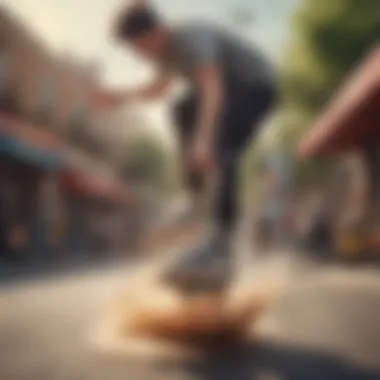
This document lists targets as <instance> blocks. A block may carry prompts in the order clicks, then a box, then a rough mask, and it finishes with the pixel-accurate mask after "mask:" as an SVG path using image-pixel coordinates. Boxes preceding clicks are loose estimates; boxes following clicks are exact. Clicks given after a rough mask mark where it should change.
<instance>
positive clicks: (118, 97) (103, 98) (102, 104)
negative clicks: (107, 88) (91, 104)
mask: <svg viewBox="0 0 380 380" xmlns="http://www.w3.org/2000/svg"><path fill="white" fill-rule="evenodd" d="M127 102H128V96H127V95H126V94H121V93H118V92H104V91H102V92H99V93H96V94H95V104H96V105H97V106H98V107H99V108H103V109H107V108H115V107H119V106H121V105H122V104H124V103H127Z"/></svg>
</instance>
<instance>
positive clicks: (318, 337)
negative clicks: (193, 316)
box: [0, 260, 380, 380]
mask: <svg viewBox="0 0 380 380" xmlns="http://www.w3.org/2000/svg"><path fill="white" fill-rule="evenodd" d="M270 265H272V264H270ZM272 267H273V268H275V267H276V266H275V260H274V262H273V265H272ZM282 270H283V267H282V266H281V265H278V267H277V269H274V271H278V272H279V273H278V274H279V275H280V274H281V273H280V272H281V271H282ZM135 276H138V272H137V271H136V268H135V266H134V265H118V266H115V265H114V266H112V267H108V268H99V269H96V270H91V271H83V272H82V273H73V274H71V275H66V276H61V277H59V278H47V279H44V280H41V281H33V282H29V283H27V282H26V283H25V282H23V283H19V284H18V283H14V284H12V285H10V284H6V286H5V285H3V287H2V288H0V379H1V380H61V379H62V380H87V379H88V380H90V379H91V380H97V379H102V380H119V379H120V380H121V379H123V380H124V379H131V380H132V379H133V380H139V379H141V380H148V379H149V380H150V379H152V380H155V379H157V380H161V379H162V380H163V379H165V380H170V379H173V380H174V379H176V380H185V379H186V380H187V379H204V380H224V379H226V380H227V379H228V380H229V379H231V380H253V379H258V380H277V379H278V380H281V379H290V380H293V379H294V380H298V379H305V380H313V379H321V380H322V379H323V380H328V379H338V380H339V379H342V380H343V379H344V380H346V379H352V380H354V379H360V380H366V379H368V380H371V379H374V380H375V379H380V328H379V321H380V273H378V272H376V270H373V269H368V268H361V269H342V268H331V267H319V268H310V267H308V269H307V270H306V269H305V270H299V271H298V272H297V273H295V274H294V279H293V280H294V281H293V284H292V286H290V288H289V289H288V290H287V291H286V292H285V294H284V295H283V296H282V297H281V299H280V300H279V301H278V302H277V303H276V304H275V305H273V308H271V309H270V310H269V311H268V313H267V315H266V316H265V317H264V318H263V321H262V326H261V327H260V333H259V335H258V338H257V341H255V342H252V343H250V344H245V345H244V346H241V347H234V348H232V347H224V348H223V349H222V350H221V352H219V353H218V354H216V353H215V354H214V355H209V356H208V357H207V358H203V359H202V360H200V359H199V360H194V361H192V362H190V361H188V362H186V363H185V362H183V361H182V362H180V361H175V360H173V361H169V362H168V361H166V362H145V361H144V360H139V361H137V360H136V359H132V358H129V357H127V356H125V357H120V356H118V357H113V356H112V355H102V354H100V353H99V352H96V350H93V349H92V348H91V347H90V345H89V342H88V340H87V338H88V332H89V329H90V328H91V326H92V325H93V324H94V322H95V320H96V319H97V318H98V316H99V315H100V314H101V313H102V312H104V309H105V308H106V307H107V305H108V303H109V302H110V301H111V300H112V299H113V298H114V297H115V296H116V295H117V294H118V292H119V291H121V290H122V289H123V288H124V286H125V285H126V283H127V282H130V281H133V279H134V277H135Z"/></svg>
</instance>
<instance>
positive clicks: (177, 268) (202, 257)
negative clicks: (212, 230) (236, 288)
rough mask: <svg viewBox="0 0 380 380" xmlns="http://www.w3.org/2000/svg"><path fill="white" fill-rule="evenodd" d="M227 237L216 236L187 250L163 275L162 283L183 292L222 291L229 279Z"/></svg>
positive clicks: (230, 264) (229, 252) (229, 266)
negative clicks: (163, 281)
mask: <svg viewBox="0 0 380 380" xmlns="http://www.w3.org/2000/svg"><path fill="white" fill-rule="evenodd" d="M226 236H229V234H227V235H226V234H217V235H215V236H214V237H213V238H212V239H208V240H207V241H206V242H205V243H203V244H201V245H198V246H197V247H196V248H193V249H191V250H190V251H188V252H186V253H185V254H184V255H181V257H180V258H179V260H178V261H177V262H176V263H174V265H173V266H172V267H170V268H169V270H168V271H167V272H166V273H165V274H164V280H165V282H167V283H169V284H170V285H172V286H175V287H177V288H180V290H182V291H184V292H200V291H202V292H203V291H222V290H224V289H225V288H226V287H227V286H228V284H229V283H230V280H231V275H232V260H231V247H230V246H231V244H230V240H231V239H229V238H226Z"/></svg>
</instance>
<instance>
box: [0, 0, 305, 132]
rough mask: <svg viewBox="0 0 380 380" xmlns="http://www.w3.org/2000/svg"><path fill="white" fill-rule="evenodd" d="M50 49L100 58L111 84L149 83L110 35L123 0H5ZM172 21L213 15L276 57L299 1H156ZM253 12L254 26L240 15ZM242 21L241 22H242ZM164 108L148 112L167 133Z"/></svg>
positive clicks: (146, 70) (148, 73)
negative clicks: (249, 24) (111, 26)
mask: <svg viewBox="0 0 380 380" xmlns="http://www.w3.org/2000/svg"><path fill="white" fill-rule="evenodd" d="M2 3H3V4H6V5H8V6H9V7H10V8H13V9H14V10H15V12H16V13H17V14H18V15H20V16H21V17H22V18H23V19H24V20H25V21H26V23H27V24H28V25H29V26H30V27H31V28H32V29H33V30H34V31H35V33H36V34H37V35H39V36H40V37H41V38H42V39H43V40H44V41H45V42H46V43H47V44H48V45H49V46H50V47H51V48H52V49H55V50H57V51H58V52H69V53H73V54H75V55H78V56H80V57H81V58H83V59H85V60H89V61H92V60H95V61H98V62H99V63H100V67H101V73H102V77H103V78H104V82H105V84H106V85H107V86H109V87H111V88H115V87H118V88H123V87H128V86H137V85H138V84H140V83H145V82H146V81H147V80H149V78H150V77H151V75H152V72H151V70H150V69H149V67H147V66H146V65H145V64H144V63H143V62H141V61H139V60H138V59H137V58H136V57H134V56H133V55H131V54H130V53H129V52H128V51H127V50H126V48H122V47H120V46H115V44H114V43H113V42H112V41H111V39H110V38H109V36H110V25H111V21H112V19H113V16H114V15H115V14H116V13H117V11H118V9H120V7H121V6H123V4H125V3H127V1H125V0H3V1H2ZM152 3H153V4H154V5H156V6H157V9H158V10H159V11H160V12H161V13H162V15H163V16H165V17H167V18H168V19H169V20H170V21H172V22H180V21H181V20H190V19H200V18H202V19H210V20H213V21H214V20H215V21H217V22H218V23H221V24H223V25H225V26H226V27H230V28H232V29H234V30H235V31H236V32H238V33H241V34H244V36H245V37H246V38H248V39H250V40H252V41H253V42H254V43H256V44H258V45H260V47H261V48H263V49H264V50H265V51H266V52H267V53H268V54H269V55H270V56H271V57H272V58H273V59H274V60H278V59H280V58H281V54H282V52H283V48H284V45H285V44H286V41H287V37H288V35H289V17H290V16H291V13H292V12H293V10H294V9H295V7H296V6H297V4H298V3H299V0H207V1H205V0H191V1H190V0H189V1H186V0H152ZM238 13H239V14H251V15H252V24H251V26H244V25H242V24H241V22H240V23H239V22H238V21H237V20H238V17H237V16H236V15H237V14H238ZM239 24H240V25H239ZM166 111H167V110H166V108H165V107H164V106H163V105H162V104H159V103H157V104H153V105H151V106H149V107H148V108H146V112H144V114H145V115H146V117H147V118H148V119H149V121H151V122H152V124H153V125H154V127H155V128H158V130H159V131H160V132H162V133H165V127H166V124H167V123H168V121H167V115H166Z"/></svg>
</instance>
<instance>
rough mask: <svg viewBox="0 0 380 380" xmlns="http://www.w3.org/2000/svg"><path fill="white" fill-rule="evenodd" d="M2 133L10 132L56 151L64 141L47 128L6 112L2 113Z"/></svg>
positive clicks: (0, 123)
mask: <svg viewBox="0 0 380 380" xmlns="http://www.w3.org/2000/svg"><path fill="white" fill-rule="evenodd" d="M0 133H6V134H10V135H12V136H13V137H15V138H16V139H17V140H19V141H23V142H25V143H28V144H31V145H33V146H36V147H38V148H43V149H44V150H51V151H56V150H57V149H58V148H59V147H60V146H61V145H62V141H61V140H60V139H59V138H58V137H57V136H56V135H54V134H53V133H51V132H49V131H48V130H47V129H46V128H45V129H43V128H39V127H38V126H36V125H35V124H34V123H31V122H30V121H28V120H25V119H23V118H20V117H16V116H13V115H9V114H6V113H0Z"/></svg>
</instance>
